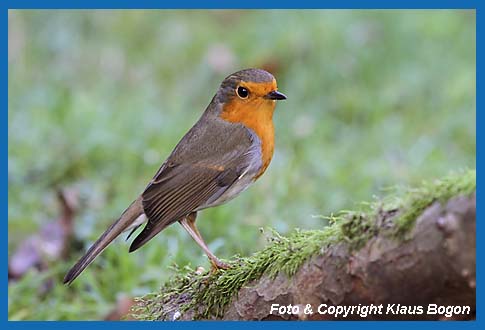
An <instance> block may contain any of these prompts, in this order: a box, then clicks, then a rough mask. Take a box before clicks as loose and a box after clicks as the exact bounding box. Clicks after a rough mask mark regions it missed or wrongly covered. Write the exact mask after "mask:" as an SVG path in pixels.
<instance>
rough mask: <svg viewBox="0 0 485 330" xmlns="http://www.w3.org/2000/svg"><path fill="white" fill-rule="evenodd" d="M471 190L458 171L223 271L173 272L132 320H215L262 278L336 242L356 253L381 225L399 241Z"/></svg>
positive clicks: (470, 178)
mask: <svg viewBox="0 0 485 330" xmlns="http://www.w3.org/2000/svg"><path fill="white" fill-rule="evenodd" d="M475 189H476V172H475V170H469V171H464V172H460V173H455V174H451V175H449V176H448V177H446V178H444V179H442V180H436V181H433V182H424V183H423V184H422V185H421V186H420V187H419V188H415V189H409V188H408V189H406V190H405V191H401V192H399V193H395V194H393V195H390V196H388V197H387V198H385V199H383V200H380V201H377V202H374V203H370V204H363V206H362V210H360V211H358V212H356V211H342V212H340V213H339V214H337V215H331V216H329V217H325V218H326V219H327V220H329V222H330V225H329V226H327V227H325V228H323V229H322V230H307V231H302V230H295V231H294V232H293V233H291V234H290V235H289V236H288V237H284V236H281V235H279V234H278V233H276V232H274V231H272V235H271V236H270V244H268V246H267V247H266V248H264V249H263V250H261V251H259V252H256V253H255V254H254V255H252V256H251V257H248V258H236V259H235V260H233V261H231V262H230V263H229V264H230V265H231V266H232V267H231V268H230V269H229V270H225V271H223V270H221V271H217V272H215V273H204V274H198V273H197V272H195V271H194V270H192V269H190V268H185V269H184V270H177V273H178V275H177V276H176V277H175V278H174V279H173V280H172V281H170V282H168V283H166V284H165V285H164V286H163V287H162V289H161V291H160V293H158V294H150V295H147V296H145V297H143V298H140V299H139V302H138V305H137V307H136V308H135V311H134V312H135V317H137V318H139V319H144V320H147V319H150V320H152V319H164V318H167V316H168V314H169V313H170V312H171V311H173V310H171V309H170V307H169V306H171V305H172V306H174V308H180V309H181V310H179V312H181V313H184V312H185V311H187V310H189V309H190V310H192V309H193V310H196V315H194V317H195V318H217V317H220V316H222V315H223V313H224V309H225V307H226V306H227V304H228V303H229V302H230V301H231V299H232V298H233V296H234V295H235V294H236V293H237V292H238V291H239V289H240V288H241V287H242V286H244V285H245V284H247V283H249V282H251V281H253V280H257V279H259V278H260V277H261V276H262V275H263V274H264V275H267V276H269V277H274V276H276V275H277V274H278V273H279V272H283V273H285V274H286V275H288V276H292V275H293V274H295V272H296V271H297V270H298V269H299V267H300V266H301V265H302V264H303V263H304V262H305V261H306V260H308V259H309V258H310V257H311V256H314V255H318V254H322V253H324V252H325V251H326V250H327V248H328V247H329V246H330V245H332V244H335V243H338V242H342V241H345V242H346V243H347V244H348V246H349V248H350V249H358V248H360V247H362V246H363V245H364V244H365V243H366V242H367V241H368V240H369V239H370V238H371V237H373V236H375V235H377V233H379V232H380V230H383V227H382V226H381V224H382V223H383V222H384V221H385V222H386V226H385V228H386V229H385V230H386V232H385V234H389V235H390V236H392V237H395V238H398V239H404V238H405V234H406V233H408V232H409V231H410V229H412V228H413V225H414V223H415V220H416V218H417V217H418V216H419V215H420V214H421V212H422V211H423V210H424V209H425V208H426V207H428V206H429V205H430V204H432V203H433V202H434V201H439V202H446V201H447V200H448V199H450V198H451V197H453V196H457V195H468V194H470V193H472V192H473V191H474V190H475ZM387 224H388V225H387ZM195 307H198V308H195Z"/></svg>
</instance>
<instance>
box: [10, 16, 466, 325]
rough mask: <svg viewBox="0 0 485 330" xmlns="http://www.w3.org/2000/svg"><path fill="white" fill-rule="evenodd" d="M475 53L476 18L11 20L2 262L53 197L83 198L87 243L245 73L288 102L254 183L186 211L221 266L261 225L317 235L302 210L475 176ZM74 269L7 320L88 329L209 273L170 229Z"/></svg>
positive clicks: (48, 214)
mask: <svg viewBox="0 0 485 330" xmlns="http://www.w3.org/2000/svg"><path fill="white" fill-rule="evenodd" d="M475 40H476V35H475V12H474V11H449V10H436V11H430V10H427V11H335V10H333V11H313V10H312V11H310V10H302V11H288V10H272V11H251V10H246V11H221V10H218V11H198V10H191V11H106V10H100V11H45V10H43V11H10V12H9V100H8V102H9V113H8V115H9V132H8V137H9V146H8V153H9V155H8V162H9V163H8V168H9V169H8V180H9V188H8V189H9V206H8V211H9V218H8V224H9V241H8V245H9V255H11V253H12V252H13V251H14V249H15V247H16V246H18V244H19V243H20V242H21V241H22V240H23V239H25V238H26V237H27V236H28V235H29V234H31V233H35V232H36V231H37V230H38V228H39V226H41V225H42V224H43V223H45V222H46V221H50V219H53V218H55V217H56V216H57V215H58V212H59V210H58V206H57V204H56V200H55V191H54V189H53V188H54V187H57V186H61V187H66V186H67V187H75V188H76V189H77V191H79V194H80V196H81V201H82V205H83V208H82V209H81V210H80V211H79V212H78V213H77V215H76V234H77V236H78V237H79V238H80V239H81V240H84V242H85V247H86V248H87V247H88V245H89V244H90V243H91V242H92V241H93V240H94V239H96V238H97V237H98V235H100V234H101V233H102V231H103V230H104V229H105V228H106V227H107V226H108V225H109V224H110V223H111V222H112V221H113V220H114V219H115V218H116V217H117V216H118V215H119V213H120V212H121V211H123V210H124V208H125V207H126V206H127V205H128V204H129V203H130V202H131V201H132V200H133V199H134V198H135V197H136V196H137V195H138V194H139V193H140V192H141V191H142V190H143V188H144V187H145V184H146V183H147V182H148V180H149V179H150V178H151V177H152V175H153V174H154V173H155V171H156V170H157V169H158V166H159V165H160V164H161V163H162V161H163V160H164V159H165V157H166V156H168V154H169V153H170V152H171V150H172V148H173V147H174V146H175V144H176V143H177V142H178V141H179V139H180V138H181V137H182V136H183V134H184V133H185V132H186V131H187V130H188V129H189V128H190V127H191V126H192V125H193V123H195V121H196V120H197V118H198V117H199V116H200V114H201V113H202V111H203V110H204V109H205V107H206V106H207V104H208V103H209V101H210V99H211V98H212V96H213V94H214V93H215V91H216V89H217V88H218V85H219V83H220V82H221V81H222V79H223V78H224V77H225V76H226V75H228V74H230V73H232V72H234V71H236V70H239V69H242V68H246V67H264V68H269V69H271V71H272V72H273V73H274V75H275V76H276V78H277V80H278V86H279V89H280V90H281V91H282V92H284V93H285V94H287V95H288V100H287V101H285V102H281V103H279V104H278V107H277V109H276V113H275V117H274V119H275V126H276V151H275V156H274V159H273V161H272V164H271V165H270V167H269V169H268V171H267V172H266V174H265V175H264V177H263V178H262V179H261V180H259V181H258V183H256V184H255V185H254V186H253V187H252V188H250V189H249V190H248V191H247V192H245V193H244V194H242V195H241V196H240V197H238V198H237V199H235V200H234V201H232V202H230V203H228V204H227V205H224V206H221V207H218V208H215V209H210V210H207V211H204V212H203V213H202V214H201V215H200V216H199V221H198V223H199V226H200V229H201V231H202V233H203V235H204V236H205V238H206V240H207V241H208V242H209V246H210V247H211V248H212V249H213V250H214V252H215V253H216V254H217V255H218V256H220V257H222V258H229V257H231V256H232V255H234V254H241V255H249V254H250V253H252V252H254V251H256V250H258V249H260V248H261V247H262V246H264V244H265V239H264V235H261V234H260V233H259V231H258V229H259V228H260V227H267V226H269V227H274V228H275V229H276V230H278V231H280V232H281V233H285V232H288V231H290V230H292V229H293V228H296V227H298V228H319V227H322V226H324V225H325V224H326V223H325V222H324V221H323V220H322V219H320V218H317V217H313V215H316V214H329V213H331V212H335V211H338V210H339V209H342V208H346V209H349V208H355V207H356V206H357V205H358V203H359V202H360V201H362V200H369V199H371V198H372V197H373V196H376V195H377V196H379V195H382V190H383V189H385V188H387V187H389V186H394V185H400V184H416V183H418V182H420V181H421V180H423V179H429V178H433V177H440V176H443V175H446V174H447V173H448V172H449V171H450V170H457V169H461V168H466V167H469V168H474V167H475V159H476V144H475V134H476V130H475V107H476V103H475V95H476V91H475V81H476V75H475V66H476V57H475ZM77 257H79V256H78V255H77V256H73V258H72V260H70V261H69V262H59V261H53V262H52V266H51V268H50V269H49V270H48V272H46V273H37V272H34V271H33V272H31V273H29V274H28V275H27V276H26V277H24V278H23V279H22V280H21V281H19V282H16V283H13V284H10V285H9V319H40V320H46V319H64V320H65V319H99V318H101V317H103V316H104V315H106V313H107V312H108V311H109V310H110V309H111V308H112V307H113V306H114V303H115V301H116V299H117V297H119V296H120V295H123V294H127V295H141V294H144V293H147V292H150V291H154V290H156V289H157V288H158V287H159V285H160V283H162V282H163V281H165V280H167V279H168V278H169V277H170V275H171V270H170V269H169V266H170V265H172V264H173V263H177V264H180V265H185V264H191V265H192V266H198V265H203V266H205V267H208V262H207V261H206V258H205V256H204V255H203V253H202V251H201V250H200V249H199V248H198V247H197V246H196V244H195V243H193V242H192V240H191V238H190V237H188V235H187V234H186V233H185V232H184V231H183V230H182V228H181V227H180V226H172V227H170V228H168V229H167V230H166V231H164V232H163V233H161V234H160V235H159V236H157V238H155V239H154V240H153V241H152V242H151V243H150V244H148V245H147V246H146V247H144V248H143V249H141V250H140V251H138V252H136V253H135V254H128V243H126V242H125V241H124V240H123V239H118V240H117V241H116V242H115V243H114V244H113V245H112V246H111V247H109V248H108V249H107V250H106V251H105V252H104V253H103V254H102V255H101V256H100V257H99V258H98V259H97V260H96V261H95V263H94V264H93V265H92V266H90V268H88V269H87V271H85V272H84V273H83V274H82V275H81V276H80V278H79V279H78V280H76V282H75V283H74V285H73V286H71V287H64V286H62V285H61V284H60V280H61V278H62V276H63V275H64V272H65V271H67V270H68V267H69V266H71V264H72V263H73V262H74V261H75V258H77ZM52 276H53V277H54V278H55V280H56V281H59V282H55V285H54V288H53V290H52V291H50V292H49V293H48V294H44V295H42V294H40V293H39V288H40V287H41V284H42V283H43V281H44V280H45V279H46V278H49V277H52Z"/></svg>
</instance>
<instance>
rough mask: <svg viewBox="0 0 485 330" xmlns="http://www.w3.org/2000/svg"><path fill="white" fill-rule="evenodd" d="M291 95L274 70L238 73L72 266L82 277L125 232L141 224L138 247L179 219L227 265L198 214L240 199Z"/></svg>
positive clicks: (266, 156) (261, 166) (268, 153)
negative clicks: (280, 104)
mask: <svg viewBox="0 0 485 330" xmlns="http://www.w3.org/2000/svg"><path fill="white" fill-rule="evenodd" d="M285 99H286V96H285V95H284V94H282V93H280V92H278V90H277V86H276V80H275V78H274V77H273V75H271V74H270V73H269V72H266V71H264V70H260V69H246V70H242V71H238V72H236V73H233V74H231V75H230V76H228V77H227V78H226V79H224V81H223V82H222V84H221V86H220V87H219V90H218V91H217V93H216V95H215V96H214V97H213V98H212V101H211V102H210V104H209V106H208V107H207V109H206V110H205V111H204V113H203V114H202V116H201V117H200V119H199V120H198V121H197V123H196V124H195V125H194V126H193V127H192V128H191V129H190V130H189V131H188V132H187V134H185V136H184V137H183V138H182V140H181V141H180V142H179V143H178V144H177V146H176V147H175V149H174V150H173V151H172V153H171V154H170V156H169V157H168V158H167V160H166V161H165V162H164V163H163V164H162V166H161V167H160V169H159V170H158V172H157V173H156V174H155V176H154V177H153V179H152V180H151V181H150V182H149V183H148V185H147V187H146V188H145V190H144V191H143V193H142V194H141V195H140V196H139V197H138V198H137V199H136V200H135V201H134V202H133V203H131V205H130V206H129V207H128V208H127V209H126V210H125V211H124V212H123V214H121V216H120V218H119V219H118V220H117V221H115V222H114V223H113V224H112V225H111V226H110V227H109V228H108V229H107V230H106V231H105V232H104V233H103V234H102V235H101V237H99V239H98V240H97V241H96V242H95V243H94V244H93V246H91V248H89V250H88V252H87V253H86V254H85V255H84V256H83V257H82V258H81V259H79V261H78V262H77V263H76V264H75V265H74V266H73V267H72V268H71V270H69V272H68V273H67V274H66V276H65V277H64V283H69V284H70V283H72V282H73V281H74V280H75V279H76V277H78V276H79V274H80V273H81V272H82V271H83V270H84V269H85V268H86V267H87V266H88V265H89V264H90V263H91V262H92V261H93V260H94V258H96V256H98V254H100V253H101V252H102V251H103V250H104V249H105V248H106V247H107V246H108V244H110V243H111V242H112V241H113V240H114V239H115V238H116V237H118V236H119V235H120V234H121V233H122V232H124V231H128V230H131V232H130V234H129V235H128V238H129V237H130V236H131V235H132V234H133V232H134V231H135V230H136V229H137V228H138V227H139V226H141V225H143V224H144V223H146V225H145V227H144V228H143V230H142V231H141V232H140V233H139V234H138V236H137V237H136V238H135V239H134V240H133V242H132V244H131V246H130V250H129V251H130V252H133V251H135V250H137V249H139V248H140V247H142V246H143V245H145V243H147V242H148V241H149V240H151V239H152V238H153V237H154V236H155V235H157V234H158V233H159V232H160V231H162V230H163V229H165V228H166V227H167V226H169V225H171V224H172V223H174V222H177V221H178V222H179V223H180V224H181V225H182V227H183V228H184V229H185V230H186V231H187V232H188V233H189V234H190V236H192V238H193V239H194V240H195V242H196V243H197V244H198V245H199V246H200V247H201V248H202V249H203V250H204V252H205V253H206V254H207V257H208V258H209V261H210V262H211V265H212V267H213V268H215V269H219V268H222V269H227V268H228V266H227V265H226V264H225V263H223V262H222V261H220V260H219V259H218V258H217V257H216V256H215V255H214V254H213V253H212V252H211V251H210V250H209V248H208V247H207V245H206V243H205V242H204V239H203V238H202V236H201V234H200V233H199V231H198V229H197V227H196V226H195V220H196V218H197V212H198V211H200V210H203V209H206V208H209V207H214V206H218V205H221V204H224V203H226V202H227V201H229V200H231V199H233V198H234V197H236V196H237V195H239V193H241V192H242V191H243V190H245V189H246V188H247V187H248V186H249V185H251V184H252V183H253V182H254V181H256V180H257V179H258V178H259V177H260V176H261V175H262V174H263V173H264V172H265V170H266V168H267V167H268V165H269V163H270V161H271V158H272V156H273V150H274V127H273V111H274V109H275V106H276V101H277V100H285Z"/></svg>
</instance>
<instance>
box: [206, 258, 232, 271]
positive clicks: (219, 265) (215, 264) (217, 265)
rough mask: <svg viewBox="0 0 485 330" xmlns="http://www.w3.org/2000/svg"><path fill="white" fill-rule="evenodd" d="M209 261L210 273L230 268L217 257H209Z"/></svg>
mask: <svg viewBox="0 0 485 330" xmlns="http://www.w3.org/2000/svg"><path fill="white" fill-rule="evenodd" d="M209 261H210V263H211V273H215V272H216V271H218V270H219V269H224V270H225V269H229V268H231V267H230V266H229V265H228V264H226V263H225V262H222V261H220V260H219V259H217V258H214V259H209Z"/></svg>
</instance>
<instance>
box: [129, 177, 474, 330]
mask: <svg viewBox="0 0 485 330" xmlns="http://www.w3.org/2000/svg"><path fill="white" fill-rule="evenodd" d="M475 187H476V183H475V171H469V172H467V173H465V174H464V175H461V176H453V177H451V179H450V178H445V179H443V180H442V181H439V182H435V183H433V184H428V185H424V186H423V187H421V188H420V189H418V190H416V189H414V190H410V191H409V193H408V194H407V195H406V197H405V198H403V199H401V200H400V201H399V202H398V203H397V205H393V203H390V204H389V203H387V204H386V203H383V204H379V205H377V206H376V205H374V208H373V211H372V212H370V213H360V212H356V213H352V214H346V215H343V216H341V217H337V218H335V217H334V218H331V219H332V220H333V222H334V223H333V224H332V225H330V226H329V227H327V228H325V229H324V230H319V231H306V232H303V231H297V232H296V233H294V234H293V235H290V236H289V237H288V238H285V237H281V236H279V235H277V236H275V237H274V238H273V242H272V243H271V244H270V245H269V246H268V247H267V248H265V249H264V250H263V251H260V252H258V253H256V254H255V255H254V256H252V257H250V258H246V259H240V260H237V261H233V264H232V265H233V268H232V269H230V270H228V271H219V272H217V273H215V274H198V273H197V272H194V271H191V272H189V273H188V274H184V275H183V276H182V275H181V276H179V277H177V278H176V279H175V280H173V281H171V282H169V283H167V284H166V285H165V286H164V287H163V288H162V291H161V292H160V293H157V294H152V295H148V296H146V297H143V298H140V299H139V301H138V304H137V307H136V308H135V311H134V312H135V317H136V318H138V319H159V320H174V319H183V320H191V319H228V320H267V319H276V320H278V319H279V320H281V319H311V320H314V319H379V320H381V319H393V320H398V319H399V320H402V319H410V320H417V319H420V320H422V319H444V318H446V316H445V315H440V314H428V313H427V312H428V308H429V305H430V304H436V305H438V306H469V307H470V310H469V313H468V314H456V313H455V314H454V315H453V316H450V317H449V318H448V319H450V318H452V319H474V318H475V217H476V214H475V212H476V211H475V209H476V198H475V192H474V190H475ZM423 200H427V202H426V203H421V202H420V201H423ZM394 203H395V201H394ZM391 204H392V205H391ZM391 206H392V207H391ZM394 206H395V207H394ZM410 215H412V216H410ZM274 304H275V305H274ZM290 304H291V305H293V306H298V311H297V312H298V313H296V314H291V315H289V314H279V313H278V312H277V311H275V310H273V312H271V309H272V308H271V307H272V306H274V308H278V307H280V306H287V305H290ZM307 304H310V306H312V310H313V314H311V315H309V314H304V313H303V311H304V307H305V306H306V305H307ZM323 304H325V305H327V308H325V307H322V311H323V309H325V310H327V311H328V312H329V311H330V309H329V308H328V307H329V306H358V305H359V304H361V305H362V306H366V305H371V304H373V305H375V306H379V305H380V304H382V305H383V307H382V309H381V311H382V313H381V314H379V313H374V314H369V315H366V317H365V318H364V317H362V314H363V313H358V312H355V310H354V313H352V314H348V315H346V316H345V317H344V316H343V315H339V316H338V317H335V315H329V314H328V313H327V314H319V313H318V312H317V309H318V307H319V306H323ZM392 304H395V305H392ZM397 304H400V305H397ZM275 306H276V307H275ZM412 306H422V309H423V310H422V313H419V309H418V310H416V307H412ZM389 308H390V310H389ZM413 310H414V311H415V312H418V314H417V315H416V314H410V312H412V311H413ZM293 311H296V309H295V308H293ZM431 311H433V310H431ZM455 312H457V309H455ZM460 312H462V311H460ZM465 312H466V310H465Z"/></svg>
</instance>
